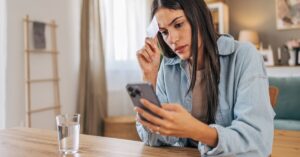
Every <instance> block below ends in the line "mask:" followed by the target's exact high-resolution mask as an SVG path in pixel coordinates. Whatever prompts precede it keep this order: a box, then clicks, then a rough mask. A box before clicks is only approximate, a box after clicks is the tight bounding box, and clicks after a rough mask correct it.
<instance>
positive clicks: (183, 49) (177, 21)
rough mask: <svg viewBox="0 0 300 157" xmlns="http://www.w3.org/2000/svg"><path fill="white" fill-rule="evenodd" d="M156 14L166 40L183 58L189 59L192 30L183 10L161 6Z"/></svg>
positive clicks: (160, 29)
mask: <svg viewBox="0 0 300 157" xmlns="http://www.w3.org/2000/svg"><path fill="white" fill-rule="evenodd" d="M155 16H156V19H157V22H158V26H159V31H160V33H161V35H162V37H163V39H164V41H165V42H166V43H167V44H168V45H169V47H170V48H171V49H172V50H173V51H174V52H175V53H176V54H177V55H178V56H179V57H180V58H181V59H182V60H186V59H189V58H190V57H191V56H192V54H191V44H192V42H191V38H192V37H191V36H192V30H191V25H190V23H189V21H188V20H187V18H186V16H185V14H184V12H183V10H173V9H166V8H160V9H158V11H157V12H156V14H155Z"/></svg>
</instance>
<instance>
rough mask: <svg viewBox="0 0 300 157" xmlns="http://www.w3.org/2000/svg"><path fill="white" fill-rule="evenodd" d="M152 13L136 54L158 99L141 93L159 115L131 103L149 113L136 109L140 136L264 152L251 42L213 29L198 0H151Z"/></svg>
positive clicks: (265, 112) (261, 97)
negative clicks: (153, 22)
mask: <svg viewBox="0 0 300 157" xmlns="http://www.w3.org/2000/svg"><path fill="white" fill-rule="evenodd" d="M154 16H155V17H156V19H157V22H158V25H159V33H158V34H157V39H154V40H153V39H148V38H147V39H146V40H145V45H144V47H143V48H142V49H141V50H139V51H138V53H137V57H138V61H139V64H140V67H141V69H142V71H143V74H144V79H145V80H146V81H149V82H151V83H152V84H153V86H155V87H156V94H157V96H158V98H159V100H160V101H161V103H163V105H162V108H159V107H157V106H156V105H154V104H152V103H150V102H149V101H147V100H145V99H142V100H141V102H142V103H143V105H144V106H145V107H147V108H148V109H150V110H151V111H153V112H155V113H157V114H158V115H159V116H160V117H161V118H158V117H155V116H153V115H151V114H149V113H147V112H146V111H144V110H142V109H141V108H135V111H136V112H137V113H138V115H139V116H142V117H144V118H145V119H147V120H148V121H144V120H141V119H140V118H139V116H137V117H138V118H137V131H138V133H139V135H140V137H141V139H142V141H144V142H145V143H146V144H147V145H150V146H161V145H170V146H192V147H197V148H198V149H199V151H200V152H201V154H202V155H203V156H217V155H220V156H243V157H246V156H262V157H263V156H264V157H265V156H268V155H270V154H271V150H272V142H273V130H274V127H273V118H274V112H273V109H272V107H271V104H270V100H269V94H268V78H267V75H266V71H265V68H264V65H263V60H262V57H261V56H260V55H259V54H258V53H257V51H256V49H255V47H254V46H253V45H251V44H249V43H240V42H237V41H235V40H234V39H233V38H232V37H231V36H229V35H218V34H217V33H216V32H215V30H214V27H213V23H212V17H211V14H210V12H209V9H208V8H207V6H206V4H205V2H204V1H203V0H154V2H153V4H152V17H154ZM157 43H159V45H160V47H161V48H160V49H159V48H158V46H157ZM160 50H161V51H162V52H163V58H162V61H161V62H160Z"/></svg>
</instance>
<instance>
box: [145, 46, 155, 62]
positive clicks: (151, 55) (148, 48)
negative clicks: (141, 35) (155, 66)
mask: <svg viewBox="0 0 300 157" xmlns="http://www.w3.org/2000/svg"><path fill="white" fill-rule="evenodd" d="M145 51H146V52H147V53H148V55H149V57H150V59H151V60H152V57H153V56H154V52H153V51H152V50H151V48H150V47H149V45H145Z"/></svg>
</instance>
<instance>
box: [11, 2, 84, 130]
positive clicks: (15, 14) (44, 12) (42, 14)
mask: <svg viewBox="0 0 300 157" xmlns="http://www.w3.org/2000/svg"><path fill="white" fill-rule="evenodd" d="M80 3H81V1H80V0H47V1H45V0H21V1H20V0H7V20H8V23H7V26H8V28H7V29H8V31H7V41H8V43H7V50H8V53H7V73H6V79H7V81H6V85H7V86H6V93H7V95H6V96H7V103H6V127H15V126H20V125H23V124H24V122H25V92H24V90H25V89H24V88H25V86H24V51H23V50H24V45H23V42H24V41H23V18H24V17H25V15H27V14H28V15H29V16H30V18H31V19H34V20H38V21H44V22H49V21H50V20H52V19H54V20H56V23H57V25H58V29H57V46H58V50H59V53H60V54H59V55H58V58H59V75H60V96H61V104H62V106H63V107H62V112H63V113H74V112H75V109H76V99H77V81H78V80H77V78H78V71H79V19H80ZM49 58H50V57H49ZM41 66H43V65H41ZM46 90H47V89H45V90H44V91H46ZM41 92H43V91H41ZM45 101H47V100H45ZM46 114H47V113H44V114H39V116H38V117H35V119H36V120H38V121H36V124H37V125H36V126H34V127H41V128H44V127H46V128H54V126H53V125H52V124H50V123H49V121H50V122H51V123H52V122H54V117H49V116H45V115H46ZM45 123H46V124H45Z"/></svg>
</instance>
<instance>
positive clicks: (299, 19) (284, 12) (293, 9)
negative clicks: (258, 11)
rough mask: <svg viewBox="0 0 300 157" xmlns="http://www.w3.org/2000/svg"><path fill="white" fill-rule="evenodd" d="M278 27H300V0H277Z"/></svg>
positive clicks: (286, 28)
mask: <svg viewBox="0 0 300 157" xmlns="http://www.w3.org/2000/svg"><path fill="white" fill-rule="evenodd" d="M275 3H276V5H275V6H276V8H275V10H276V27H277V29H278V30H288V29H299V28H300V15H299V12H300V1H299V0H275Z"/></svg>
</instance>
